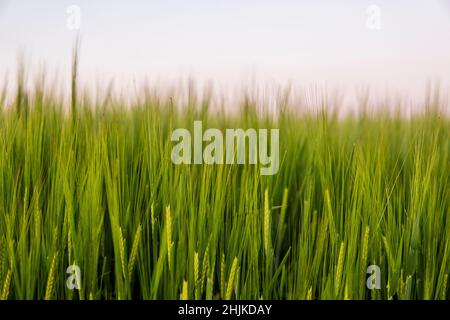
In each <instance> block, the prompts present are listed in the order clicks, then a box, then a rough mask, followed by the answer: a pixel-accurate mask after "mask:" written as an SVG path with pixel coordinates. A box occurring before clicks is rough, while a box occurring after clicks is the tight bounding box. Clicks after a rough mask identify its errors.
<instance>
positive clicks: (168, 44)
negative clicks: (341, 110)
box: [0, 0, 450, 98]
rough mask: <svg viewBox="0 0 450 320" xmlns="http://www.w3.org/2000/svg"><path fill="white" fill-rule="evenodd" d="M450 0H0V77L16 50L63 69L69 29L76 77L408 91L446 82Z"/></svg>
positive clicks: (32, 61)
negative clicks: (76, 53)
mask: <svg viewBox="0 0 450 320" xmlns="http://www.w3.org/2000/svg"><path fill="white" fill-rule="evenodd" d="M449 3H450V1H443V0H435V1H424V0H422V1H420V0H414V1H405V0H402V1H395V3H394V2H391V1H386V0H383V1H381V0H380V1H356V0H351V1H346V2H345V3H337V2H336V1H330V0H328V1H326V0H321V1H314V2H306V1H293V0H281V1H267V0H264V1H258V2H257V1H246V2H245V3H242V2H240V1H235V0H231V1H204V0H203V1H202V0H195V1H190V2H189V3H185V2H182V1H181V0H171V1H152V2H151V3H148V2H145V1H129V2H120V3H119V2H114V3H110V2H108V1H104V0H98V1H95V2H94V1H51V0H46V1H39V2H32V1H22V0H19V1H1V0H0V41H1V47H2V49H1V50H0V74H1V78H0V81H1V82H0V83H3V82H4V79H5V74H6V72H9V73H8V74H9V77H8V81H11V79H13V78H14V74H15V72H16V69H17V56H18V54H19V53H20V52H22V53H23V54H24V56H25V58H26V61H27V64H29V65H30V66H32V67H33V68H36V67H39V66H40V65H41V64H43V63H44V64H45V66H46V69H47V70H49V72H50V73H51V72H56V71H59V72H61V73H63V74H69V70H70V56H71V50H72V45H73V39H74V37H75V35H76V33H78V32H79V34H80V35H81V48H80V49H81V55H80V69H79V71H80V79H81V82H82V83H94V84H95V83H97V82H102V81H104V82H105V83H106V82H107V81H109V80H110V79H112V78H114V81H115V83H116V85H118V86H119V87H121V86H124V87H126V86H127V85H129V84H130V83H133V81H137V82H142V81H143V80H144V79H149V81H150V82H151V81H156V80H159V81H162V82H165V83H173V82H174V81H176V80H179V79H186V78H188V77H189V78H191V79H193V80H194V81H196V82H197V83H199V84H200V85H201V84H202V83H205V82H206V81H213V82H215V83H217V84H219V86H222V87H236V86H240V85H246V84H248V83H259V84H273V85H281V86H283V85H286V84H287V83H292V84H293V85H296V86H297V85H298V86H310V85H318V86H320V87H326V88H331V89H339V90H342V92H347V91H355V90H357V88H361V87H368V88H370V89H371V90H372V91H374V92H375V93H376V94H384V93H385V92H390V93H393V94H400V95H402V96H405V97H406V96H407V97H411V98H415V97H416V95H417V96H418V97H420V96H422V95H423V93H424V92H425V90H426V88H427V85H428V84H429V83H439V85H440V86H441V88H442V89H443V90H444V91H447V90H448V88H449V87H450V41H448V40H449V39H450V5H449ZM71 5H75V6H77V7H78V8H79V9H80V10H81V11H80V25H79V29H77V28H73V30H71V29H70V28H69V27H68V24H67V23H68V19H72V18H73V15H72V14H73V12H72V14H71V13H70V12H69V13H68V12H67V8H68V7H70V6H71ZM373 6H375V9H377V8H378V10H379V15H378V17H379V19H378V18H377V17H375V18H377V19H378V20H377V21H375V22H376V23H375V25H372V26H371V25H368V20H369V19H372V18H373V17H374V16H373V14H375V15H376V14H378V13H376V12H375V13H374V12H373V8H374V7H373ZM370 8H372V9H370ZM371 21H372V20H371ZM72 22H73V21H72ZM377 23H378V25H377Z"/></svg>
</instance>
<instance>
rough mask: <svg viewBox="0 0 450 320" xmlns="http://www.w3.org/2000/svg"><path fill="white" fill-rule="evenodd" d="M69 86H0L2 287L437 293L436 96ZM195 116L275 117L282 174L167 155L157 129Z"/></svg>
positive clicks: (440, 149)
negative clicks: (355, 101)
mask: <svg viewBox="0 0 450 320" xmlns="http://www.w3.org/2000/svg"><path fill="white" fill-rule="evenodd" d="M74 83H75V82H74ZM83 97H84V96H83V95H81V94H79V93H77V92H76V86H75V85H73V86H72V99H71V101H70V103H69V108H67V105H65V103H64V102H62V100H61V99H60V98H59V96H58V95H57V94H56V93H55V92H54V91H52V90H51V89H49V88H45V87H43V86H40V85H39V84H38V83H36V85H35V86H34V88H33V89H25V88H24V86H21V85H20V83H19V86H18V90H17V94H16V95H15V98H14V99H12V100H11V101H10V102H8V103H7V102H6V100H5V99H1V101H0V102H1V106H0V107H1V110H0V146H1V147H0V298H1V299H76V300H78V299H80V300H88V299H447V298H448V297H449V285H448V274H449V272H450V264H449V263H450V261H449V258H450V257H449V254H450V174H449V168H450V153H449V150H450V119H449V118H448V116H447V115H446V114H445V112H443V110H444V109H445V106H444V105H441V104H439V103H437V102H433V101H430V102H429V103H428V104H427V105H424V106H421V107H422V109H423V110H424V111H423V112H418V113H417V114H415V115H413V116H410V117H406V116H404V115H400V114H397V113H395V112H387V111H382V110H380V111H378V112H374V113H371V114H370V113H361V114H360V115H357V116H355V115H350V114H348V115H345V116H340V117H338V116H337V115H336V114H334V113H333V112H330V111H328V112H325V111H321V112H298V110H297V109H298V108H297V109H296V108H295V106H293V107H291V108H283V107H282V106H281V107H280V108H279V110H278V113H277V114H276V115H273V114H272V115H269V114H268V113H265V112H263V111H261V109H262V108H259V106H258V105H255V104H253V103H251V102H250V100H249V99H242V101H243V102H242V103H241V105H240V106H239V109H238V111H237V112H236V113H232V114H227V113H224V112H220V111H217V110H211V109H210V107H209V106H210V104H209V103H208V101H207V100H201V99H195V98H191V99H190V100H189V101H188V104H187V105H181V103H178V102H177V101H176V100H172V99H169V98H167V99H165V98H162V97H158V96H157V95H150V94H149V95H144V94H143V95H142V97H140V99H138V101H135V102H133V103H132V105H131V106H129V107H127V108H125V107H124V106H123V104H122V103H121V102H120V99H119V100H117V99H106V100H104V101H102V102H101V103H98V102H93V101H92V100H90V99H88V98H83ZM280 105H282V103H281V102H280ZM296 110H297V111H296ZM194 121H202V123H203V126H204V127H205V128H206V127H214V128H219V129H220V130H223V131H225V129H226V128H242V129H244V130H246V129H248V128H256V129H258V128H265V129H272V128H276V129H279V169H278V171H277V172H276V174H273V175H261V174H260V166H261V164H249V163H245V164H237V163H234V164H227V163H225V164H206V163H202V164H194V163H192V164H178V165H176V164H174V163H173V161H172V160H171V152H172V149H173V147H174V145H175V143H174V142H173V141H172V140H171V134H172V132H173V130H175V129H177V128H188V129H189V130H192V128H193V123H194ZM197 143H198V142H197ZM371 270H374V271H373V273H372V271H371ZM372 276H374V277H378V278H371V277H372ZM372 280H373V281H372ZM371 284H372V286H370V285H371Z"/></svg>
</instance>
